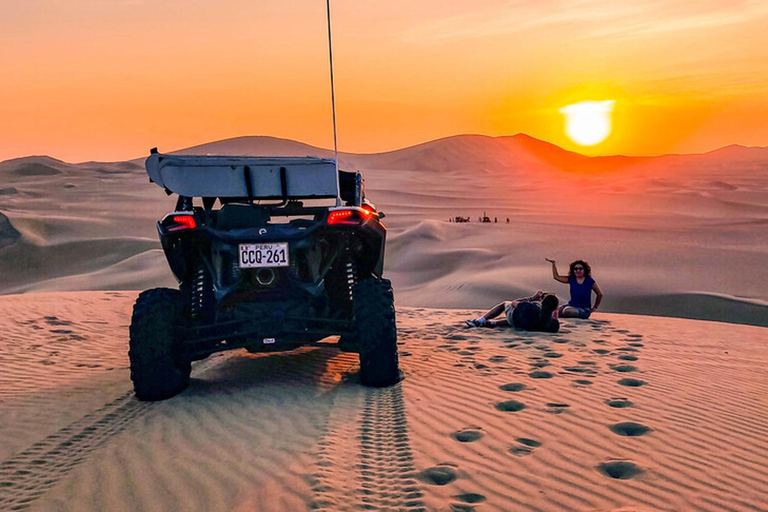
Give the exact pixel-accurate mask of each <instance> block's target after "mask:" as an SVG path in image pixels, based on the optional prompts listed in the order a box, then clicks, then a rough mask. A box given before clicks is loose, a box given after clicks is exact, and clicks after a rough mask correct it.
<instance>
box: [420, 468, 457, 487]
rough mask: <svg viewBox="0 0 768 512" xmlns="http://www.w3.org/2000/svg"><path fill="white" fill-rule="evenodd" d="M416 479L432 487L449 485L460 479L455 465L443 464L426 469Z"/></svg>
mask: <svg viewBox="0 0 768 512" xmlns="http://www.w3.org/2000/svg"><path fill="white" fill-rule="evenodd" d="M416 478H418V479H419V480H421V481H422V482H424V483H427V484H431V485H448V484H450V483H451V482H453V481H455V480H456V479H457V478H458V473H457V472H456V469H454V464H449V463H442V464H438V465H437V466H435V467H431V468H427V469H425V470H424V471H422V472H421V473H419V474H418V475H417V476H416Z"/></svg>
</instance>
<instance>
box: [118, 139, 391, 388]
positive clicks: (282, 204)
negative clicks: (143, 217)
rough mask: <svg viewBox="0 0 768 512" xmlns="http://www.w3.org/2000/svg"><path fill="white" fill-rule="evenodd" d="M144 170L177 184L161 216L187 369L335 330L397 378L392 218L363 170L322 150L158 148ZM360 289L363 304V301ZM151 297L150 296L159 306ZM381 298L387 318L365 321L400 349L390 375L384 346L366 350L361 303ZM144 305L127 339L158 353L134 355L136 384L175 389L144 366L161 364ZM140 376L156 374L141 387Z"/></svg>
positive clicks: (181, 364)
mask: <svg viewBox="0 0 768 512" xmlns="http://www.w3.org/2000/svg"><path fill="white" fill-rule="evenodd" d="M147 172H148V174H149V175H150V178H151V180H152V181H154V182H155V183H157V184H158V185H159V186H161V187H163V188H164V189H165V190H166V192H167V193H169V194H171V193H178V194H179V197H178V200H177V202H176V208H175V211H173V212H171V213H169V214H167V215H166V216H165V217H164V218H163V219H162V220H161V221H159V222H158V223H157V230H158V234H159V236H160V241H161V244H162V248H163V251H164V252H165V256H166V258H167V260H168V264H169V266H170V268H171V271H172V272H173V275H174V276H175V278H176V279H177V281H178V282H179V292H175V293H176V294H175V295H174V294H172V293H171V292H172V291H169V290H165V292H163V293H164V294H165V295H163V298H162V300H161V301H160V302H162V303H163V304H165V302H167V303H168V304H172V303H174V302H178V307H177V309H176V310H174V311H169V312H168V314H169V315H172V316H173V317H174V324H175V327H173V328H171V327H168V329H170V330H169V331H168V332H169V333H170V334H169V335H168V336H170V337H171V338H173V339H172V340H170V341H168V343H169V345H168V346H169V347H170V348H169V349H168V350H169V351H171V352H172V356H173V357H172V359H173V364H174V365H175V368H176V369H179V368H181V369H182V373H186V375H187V379H188V373H189V371H188V368H189V364H190V362H191V361H194V360H197V359H202V358H205V357H207V356H209V355H210V354H212V353H214V352H219V351H223V350H231V349H236V348H246V349H248V351H251V352H262V351H280V350H290V349H293V348H295V347H297V346H302V345H308V344H313V343H315V342H317V341H319V340H322V339H324V338H326V337H328V336H331V335H339V336H340V337H341V339H340V341H339V347H340V348H341V349H342V350H347V351H353V352H361V365H363V364H364V363H365V364H366V365H367V366H368V367H370V368H372V370H371V372H368V374H369V375H370V376H373V377H374V378H372V379H371V380H372V385H389V384H391V383H392V381H393V380H394V381H396V378H395V377H393V373H392V368H393V364H394V368H395V371H397V354H396V347H395V346H394V344H395V343H396V341H395V338H393V336H396V334H394V329H395V324H394V307H393V301H394V299H393V296H392V293H391V288H390V286H389V282H388V281H386V280H384V279H383V278H382V272H383V263H384V248H385V240H386V227H385V226H384V224H383V223H382V222H381V218H382V217H383V214H381V213H379V212H377V211H376V209H375V206H374V205H373V204H372V203H370V202H369V201H368V200H367V199H366V197H365V189H364V185H363V179H362V176H361V174H360V173H359V172H351V173H350V172H344V171H338V174H337V171H336V168H335V162H334V161H332V160H327V159H317V158H303V159H291V158H263V157H179V156H172V155H162V154H159V153H157V152H156V150H153V152H152V155H151V156H150V158H149V159H148V160H147ZM337 176H338V177H337ZM333 182H335V183H333ZM208 194H215V195H208ZM307 202H309V203H311V204H306V203H307ZM363 281H367V282H366V283H365V284H363V285H361V286H358V285H360V283H362V282H363ZM365 290H368V291H365ZM145 293H149V292H145ZM158 293H159V292H158ZM371 293H372V294H374V295H376V296H377V297H376V298H372V299H371V298H370V297H368V295H370V294H371ZM363 294H365V295H366V297H363V298H362V299H361V302H366V303H367V305H365V304H364V305H362V306H360V307H361V308H362V309H359V308H356V305H355V301H356V299H357V298H358V297H357V295H363ZM175 297H178V299H176V298H175ZM141 298H142V297H141V296H140V299H141ZM151 300H152V299H146V300H145V302H146V307H147V308H149V310H151V311H155V310H157V311H160V310H159V309H158V308H160V307H161V306H159V305H158V306H155V305H154V303H150V302H151ZM147 301H150V302H147ZM376 304H381V307H379V306H378V305H376ZM142 307H143V306H142ZM163 307H165V308H166V309H169V308H170V306H163ZM153 308H154V309H153ZM378 309H381V311H382V314H383V315H384V316H381V315H379V314H378V313H375V314H374V316H377V315H378V316H381V318H380V319H379V321H378V323H376V322H374V324H371V325H370V326H368V327H370V328H371V329H375V330H376V331H382V330H384V331H387V332H388V333H389V334H387V336H388V339H387V341H385V342H384V343H383V345H386V346H387V348H386V351H387V352H388V353H389V352H393V351H394V361H393V360H392V356H391V355H390V356H387V358H386V359H387V361H385V362H384V366H386V367H387V368H388V369H387V370H386V372H385V373H386V374H387V376H385V377H384V378H383V379H381V378H379V377H378V376H376V375H377V372H378V371H379V370H378V369H376V368H375V367H376V366H378V365H379V363H380V362H381V361H380V360H379V358H378V356H375V355H374V356H372V357H373V359H370V358H369V359H370V360H366V361H364V360H363V359H364V355H363V354H364V353H365V352H366V350H365V347H363V349H362V350H361V341H362V340H361V338H364V337H366V336H367V334H366V333H367V327H366V325H365V321H366V320H364V319H362V318H360V317H361V316H362V315H363V313H361V312H362V311H368V310H378ZM390 309H391V312H390V311H389V310H390ZM139 310H141V311H145V309H142V308H141V307H140V304H139V302H137V306H136V308H135V310H134V323H135V324H136V325H137V327H136V329H135V332H134V328H133V324H132V331H131V341H132V349H131V350H132V351H133V352H135V353H137V354H138V353H139V352H143V353H148V352H147V351H149V352H151V354H152V355H151V357H150V356H147V358H148V359H147V360H148V361H150V362H146V361H145V359H142V358H141V357H139V356H137V357H132V360H131V361H132V377H133V378H134V385H135V388H136V392H137V395H139V397H140V398H146V399H161V398H167V397H168V396H172V395H173V394H175V392H178V389H177V390H176V391H175V392H173V393H168V392H160V393H159V394H156V393H155V392H154V391H153V390H152V387H153V386H152V385H151V384H152V383H154V382H155V381H156V380H157V379H156V378H155V377H154V376H153V377H152V378H151V379H149V380H148V381H147V379H143V377H141V375H142V372H143V368H145V367H146V366H147V365H149V366H151V367H152V368H154V366H152V365H153V364H154V363H153V362H152V361H155V359H152V357H155V355H154V352H152V351H153V350H156V349H155V348H153V347H152V346H150V345H149V342H148V341H146V340H147V339H149V338H150V337H151V336H152V335H151V333H148V332H149V331H148V329H150V330H151V327H147V328H144V327H140V324H141V321H142V319H141V318H137V315H138V314H139V313H138V312H139ZM142 314H145V315H148V317H150V316H152V314H157V315H158V316H162V314H160V313H151V312H150V313H142ZM385 317H386V318H385ZM171 331H172V332H171ZM371 335H372V336H373V337H374V340H377V341H376V343H374V345H376V346H377V347H379V348H376V347H371V349H372V350H374V352H375V350H379V351H380V350H381V346H383V345H382V343H380V341H381V340H378V338H377V337H378V336H379V334H377V333H376V332H373V333H371ZM390 338H392V339H390ZM364 343H366V342H364V341H363V344H364ZM134 345H135V346H134ZM365 357H367V356H365ZM134 363H135V364H134ZM134 370H135V372H134ZM134 373H136V375H134ZM161 373H162V372H161ZM361 374H362V371H361ZM153 375H154V374H153ZM363 377H364V379H363V380H366V379H365V376H364V375H363ZM137 379H138V380H142V379H143V381H147V382H148V383H149V384H150V385H149V386H147V385H145V384H146V383H145V384H142V386H143V387H142V389H143V391H140V387H141V386H139V384H138V381H137ZM143 381H142V382H143ZM373 381H375V382H373ZM177 387H178V386H177ZM183 387H184V386H182V389H183ZM142 395H143V396H142Z"/></svg>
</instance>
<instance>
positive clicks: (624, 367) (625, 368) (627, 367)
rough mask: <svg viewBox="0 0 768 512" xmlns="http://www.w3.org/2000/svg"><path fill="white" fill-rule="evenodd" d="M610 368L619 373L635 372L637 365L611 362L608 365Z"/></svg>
mask: <svg viewBox="0 0 768 512" xmlns="http://www.w3.org/2000/svg"><path fill="white" fill-rule="evenodd" d="M610 367H611V370H613V371H616V372H621V373H628V372H636V371H637V366H632V365H631V364H612V365H610Z"/></svg>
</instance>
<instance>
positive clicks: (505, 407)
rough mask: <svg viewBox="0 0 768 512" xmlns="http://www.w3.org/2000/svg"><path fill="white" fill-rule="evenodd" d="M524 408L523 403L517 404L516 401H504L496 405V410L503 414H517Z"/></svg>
mask: <svg viewBox="0 0 768 512" xmlns="http://www.w3.org/2000/svg"><path fill="white" fill-rule="evenodd" d="M525 407H526V406H525V404H524V403H523V402H518V401H517V400H505V401H504V402H499V403H497V404H496V409H498V410H499V411H504V412H518V411H522V410H523V409H525Z"/></svg>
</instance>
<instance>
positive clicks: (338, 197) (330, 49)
mask: <svg viewBox="0 0 768 512" xmlns="http://www.w3.org/2000/svg"><path fill="white" fill-rule="evenodd" d="M325 7H326V12H327V14H328V16H327V18H328V58H329V60H330V64H331V110H332V111H333V160H334V162H336V206H341V189H340V188H339V145H338V142H337V137H336V92H335V88H334V83H333V44H332V43H331V0H325Z"/></svg>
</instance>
